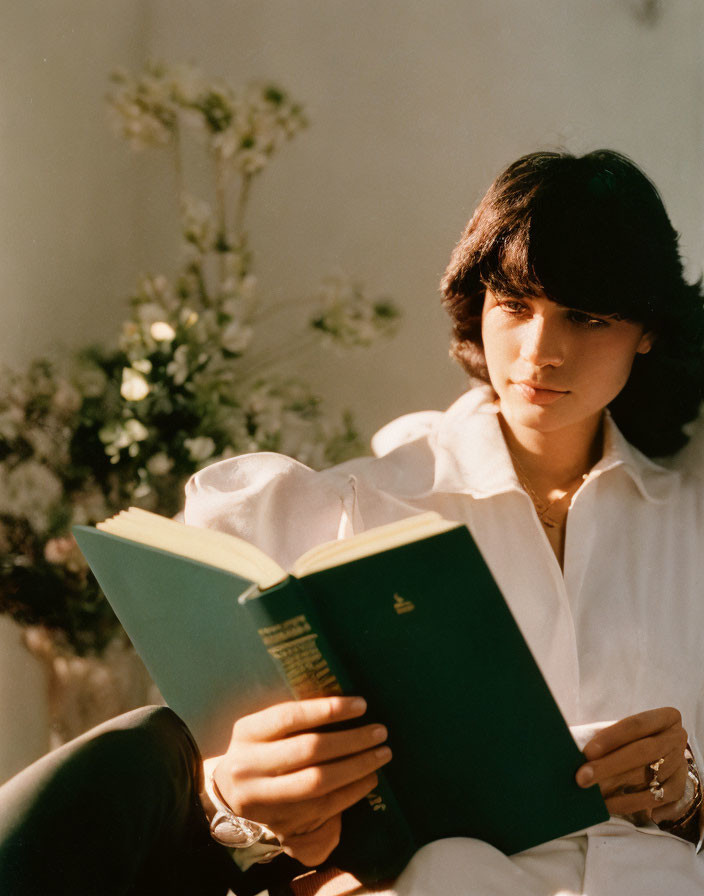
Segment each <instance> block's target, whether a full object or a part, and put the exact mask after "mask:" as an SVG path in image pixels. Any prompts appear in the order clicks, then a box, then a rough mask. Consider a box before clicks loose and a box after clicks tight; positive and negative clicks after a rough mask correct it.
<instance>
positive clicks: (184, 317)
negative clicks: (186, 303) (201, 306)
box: [180, 308, 198, 329]
mask: <svg viewBox="0 0 704 896" xmlns="http://www.w3.org/2000/svg"><path fill="white" fill-rule="evenodd" d="M180 318H181V323H182V324H183V325H184V327H186V329H188V328H189V327H192V326H193V325H194V324H195V323H197V322H198V312H197V311H194V310H193V309H192V308H184V309H183V310H182V311H181V314H180Z"/></svg>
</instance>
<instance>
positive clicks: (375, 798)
mask: <svg viewBox="0 0 704 896" xmlns="http://www.w3.org/2000/svg"><path fill="white" fill-rule="evenodd" d="M367 802H368V803H369V805H370V806H371V807H372V809H373V810H374V811H375V812H385V811H386V803H385V802H384V800H383V799H382V798H381V797H380V796H379V794H378V793H374V791H372V792H371V793H368V794H367Z"/></svg>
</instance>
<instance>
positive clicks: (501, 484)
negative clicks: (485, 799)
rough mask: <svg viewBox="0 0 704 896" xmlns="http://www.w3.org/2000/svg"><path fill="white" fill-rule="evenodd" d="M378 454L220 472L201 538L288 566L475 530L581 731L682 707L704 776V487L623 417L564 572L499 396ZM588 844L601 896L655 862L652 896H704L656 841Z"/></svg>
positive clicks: (682, 857)
mask: <svg viewBox="0 0 704 896" xmlns="http://www.w3.org/2000/svg"><path fill="white" fill-rule="evenodd" d="M373 447H374V449H375V452H376V453H377V456H376V457H370V458H360V459H358V460H354V461H350V462H347V463H345V464H342V465H340V466H338V467H334V468H332V469H330V470H326V471H323V472H322V473H315V472H313V471H312V470H309V469H308V468H307V467H305V466H303V465H302V464H300V463H298V462H297V461H293V460H291V459H289V458H283V457H281V456H279V455H274V454H254V455H246V456H244V457H240V458H235V459H232V460H228V461H223V462H222V463H219V464H215V465H213V466H211V467H209V468H207V469H205V470H203V471H201V472H200V473H198V474H197V475H196V476H195V477H194V478H193V479H192V480H191V482H190V483H189V486H188V489H187V498H188V500H187V504H186V522H187V523H191V524H194V525H203V526H213V527H216V528H219V529H223V530H225V531H228V532H232V533H234V534H237V535H240V536H241V537H244V538H246V539H248V540H250V541H252V542H254V543H255V544H257V545H258V546H259V547H261V548H262V549H263V550H265V551H266V552H267V553H269V554H270V555H271V556H273V557H274V558H275V559H276V560H278V562H279V563H281V565H282V566H284V567H289V566H290V565H291V563H292V562H293V560H294V559H295V558H296V557H297V556H299V555H300V554H302V553H303V552H304V551H305V550H307V549H308V548H310V547H312V546H313V545H315V544H318V543H320V542H322V541H326V540H331V539H334V538H337V537H343V536H346V535H349V534H352V533H354V532H358V531H361V530H362V529H365V528H370V527H372V526H376V525H381V524H383V523H387V522H391V521H393V520H396V519H399V518H402V517H405V516H408V515H410V514H412V513H418V512H421V511H424V510H435V511H438V512H439V513H440V514H442V516H444V517H446V518H447V519H450V520H457V521H460V522H462V523H465V524H466V525H467V526H468V528H469V530H470V531H471V533H472V535H473V537H474V538H475V540H476V542H477V544H478V546H479V548H480V550H481V551H482V554H483V555H484V557H485V559H486V561H487V563H488V565H489V567H490V568H491V571H492V573H493V574H494V577H495V578H496V581H497V583H498V585H499V587H500V589H501V591H502V592H503V594H504V596H505V598H506V600H507V602H508V604H509V606H510V608H511V610H512V612H513V614H514V616H515V618H516V621H517V622H518V625H519V626H520V628H521V630H522V632H523V634H524V636H525V638H526V641H527V642H528V644H529V646H530V648H531V650H532V651H533V654H534V656H535V658H536V660H537V662H538V664H539V666H540V667H541V670H542V672H543V675H544V676H545V678H546V680H547V682H548V684H549V685H550V687H551V689H552V691H553V694H554V695H555V698H556V700H557V702H558V704H559V705H560V708H561V710H562V712H563V715H564V716H565V718H566V720H567V722H568V724H569V725H572V726H577V725H583V724H588V723H597V722H602V721H608V720H617V719H621V718H623V717H625V716H628V715H631V714H633V713H636V712H640V711H642V710H646V709H653V708H655V707H660V706H667V705H671V706H675V707H677V708H678V709H679V710H680V711H681V713H682V717H683V720H684V725H685V728H686V729H687V731H688V732H689V740H690V744H691V746H692V748H693V752H694V754H695V759H696V761H697V764H698V766H699V768H700V769H704V763H703V761H702V746H703V745H704V663H703V662H702V659H703V650H702V648H703V647H704V550H703V548H704V482H702V481H701V480H700V479H699V478H698V477H697V475H696V474H695V473H690V472H688V471H686V470H684V469H678V468H677V467H675V468H672V469H670V468H667V467H665V466H663V465H660V464H658V463H654V462H653V461H651V460H649V459H648V458H646V457H645V456H644V455H643V454H641V453H640V452H639V451H637V450H636V449H635V448H633V446H631V445H630V444H629V443H628V442H626V440H625V439H624V438H623V436H622V435H621V433H620V432H619V430H618V428H617V427H616V425H615V424H614V423H613V421H612V420H611V418H610V417H609V416H608V415H607V417H606V421H605V430H604V452H603V456H602V458H601V460H600V461H599V462H598V463H597V464H596V466H595V467H594V468H593V469H592V470H591V471H590V473H589V474H588V476H587V477H586V478H585V480H584V482H583V483H582V484H581V486H580V488H579V489H578V491H577V492H576V493H575V495H574V496H573V498H572V500H571V503H570V509H569V513H568V517H567V530H566V539H565V556H564V572H563V570H561V569H560V565H559V563H558V561H557V559H556V557H555V554H554V552H553V550H552V548H551V546H550V544H549V542H548V539H547V537H546V535H545V532H544V530H543V527H542V525H541V523H540V521H539V520H538V517H537V514H536V511H535V508H534V506H533V503H532V501H531V499H530V497H529V496H528V495H527V494H526V492H525V491H524V489H523V488H522V487H521V485H520V483H519V481H518V478H517V476H516V473H515V471H514V468H513V464H512V462H511V458H510V455H509V453H508V449H507V447H506V443H505V441H504V438H503V435H502V432H501V428H500V426H499V422H498V419H497V407H496V405H495V404H494V402H493V393H492V391H491V389H490V388H488V387H479V388H476V389H473V390H471V391H469V392H467V393H466V394H465V395H463V396H462V397H461V398H460V399H459V400H458V401H456V402H455V404H453V405H452V406H451V407H450V408H449V410H448V411H446V412H445V413H440V412H434V411H433V412H423V413H421V414H414V415H408V416H406V417H402V418H400V419H399V420H397V421H394V422H393V423H391V424H389V425H388V426H386V427H384V429H383V430H381V431H380V432H379V433H377V436H375V439H374V440H373ZM515 761H520V759H519V758H518V757H515ZM650 835H654V836H650ZM584 836H585V837H587V838H588V848H587V849H586V850H585V856H586V859H585V867H584V879H583V882H582V884H581V886H582V887H583V889H584V892H585V893H589V894H590V896H601V894H605V893H611V892H618V893H619V894H629V893H631V892H633V893H635V892H636V890H631V889H624V886H625V884H626V883H627V882H628V880H629V878H627V877H626V878H623V879H621V878H619V875H618V874H616V875H615V877H614V871H615V869H616V868H617V867H620V868H622V869H625V872H624V873H626V874H627V873H629V872H628V869H629V868H632V867H634V865H639V866H640V864H642V863H646V867H647V868H648V869H649V873H648V874H645V875H644V876H643V879H644V880H645V881H646V883H645V884H644V883H643V879H641V877H640V876H639V877H638V887H639V889H638V891H637V892H638V893H639V894H642V896H645V894H648V893H650V892H652V893H653V894H654V893H656V892H661V889H662V888H664V887H666V886H667V887H669V889H670V891H671V892H672V893H673V896H674V894H676V896H681V894H682V896H684V894H689V893H690V892H691V893H695V892H696V893H704V857H700V856H695V851H694V848H693V847H690V846H688V845H687V844H685V843H683V842H682V841H678V840H676V839H675V838H673V837H671V836H670V835H666V834H662V833H661V832H659V830H658V829H657V828H656V827H655V826H652V827H650V828H646V829H637V828H635V827H634V826H633V825H631V824H630V823H628V822H625V821H624V820H622V819H617V820H612V821H611V822H608V823H607V824H605V825H599V826H597V827H595V828H592V829H590V830H589V832H588V834H586V835H584ZM455 842H457V843H461V841H453V843H455ZM457 848H458V849H459V848H460V846H459V845H458V846H457ZM421 852H422V851H421ZM656 854H657V860H656V861H657V866H658V867H657V869H655V868H651V867H650V866H651V863H652V862H653V861H654V856H655V855H656ZM685 868H686V871H685ZM683 873H684V878H683V880H684V883H678V885H677V887H675V888H674V889H673V887H672V885H671V882H672V881H674V880H675V879H677V880H678V881H679V880H680V878H681V877H682V874H683ZM672 875H675V877H673V876H672ZM618 879H621V889H620V890H612V889H611V888H610V886H609V885H608V881H609V880H612V881H614V880H618ZM648 882H652V884H653V888H652V890H651V889H649V888H647V889H643V887H644V886H648ZM656 884H657V886H656ZM658 888H659V889H658ZM581 891H582V890H581V889H580V890H579V892H581ZM409 892H415V891H410V890H409ZM436 892H441V890H437V891H436ZM497 892H498V891H497ZM550 892H557V891H556V890H555V891H553V890H551V891H550Z"/></svg>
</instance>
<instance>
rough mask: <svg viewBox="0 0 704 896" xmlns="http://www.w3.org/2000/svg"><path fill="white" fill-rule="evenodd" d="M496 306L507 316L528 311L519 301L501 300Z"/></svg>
mask: <svg viewBox="0 0 704 896" xmlns="http://www.w3.org/2000/svg"><path fill="white" fill-rule="evenodd" d="M496 304H497V305H498V306H499V308H500V309H501V310H502V311H505V312H506V313H507V314H523V312H524V311H527V310H528V309H527V307H526V306H525V305H524V304H523V302H519V301H518V299H501V301H500V302H497V303H496Z"/></svg>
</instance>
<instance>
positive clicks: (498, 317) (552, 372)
mask: <svg viewBox="0 0 704 896" xmlns="http://www.w3.org/2000/svg"><path fill="white" fill-rule="evenodd" d="M482 339H483V342H484V353H485V355H486V363H487V367H488V369H489V377H490V379H491V384H492V386H493V387H494V390H495V392H496V393H497V395H498V397H499V402H500V406H501V413H502V415H503V417H504V419H505V420H506V422H507V423H508V424H509V426H510V427H511V428H512V429H514V430H515V429H516V428H527V429H533V430H539V431H541V432H545V433H547V432H554V431H557V430H560V429H565V428H567V427H574V426H582V425H583V426H584V427H585V428H589V427H592V426H594V425H595V424H596V423H597V422H598V420H599V419H600V417H601V412H602V411H603V409H604V408H605V407H606V406H607V405H608V404H609V403H610V402H611V401H612V400H613V399H614V398H615V397H616V396H617V395H618V393H619V392H620V391H621V389H622V388H623V387H624V386H625V385H626V381H627V380H628V377H629V374H630V372H631V366H632V365H633V359H634V358H635V356H636V354H637V353H639V352H640V353H645V352H647V351H649V349H650V347H651V345H652V336H651V334H649V333H644V331H643V326H642V325H641V324H636V323H633V322H631V321H626V320H618V319H616V318H613V317H608V316H605V315H591V314H589V313H587V312H584V311H577V310H576V309H573V308H566V307H565V306H564V305H557V304H556V303H555V302H551V301H550V300H549V299H546V298H533V297H526V298H521V299H513V298H509V297H506V296H501V295H498V294H495V293H493V292H491V291H490V290H487V292H486V297H485V299H484V308H483V311H482Z"/></svg>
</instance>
